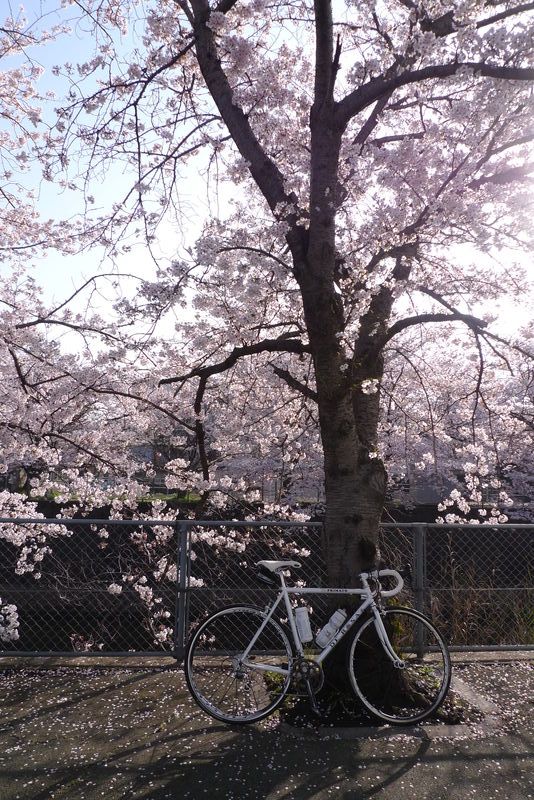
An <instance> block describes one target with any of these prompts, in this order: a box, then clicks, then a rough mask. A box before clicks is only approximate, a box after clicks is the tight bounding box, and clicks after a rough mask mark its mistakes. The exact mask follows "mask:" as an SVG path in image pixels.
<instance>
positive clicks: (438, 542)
mask: <svg viewBox="0 0 534 800" xmlns="http://www.w3.org/2000/svg"><path fill="white" fill-rule="evenodd" d="M322 540H323V526H322V524H321V523H320V522H302V523H295V522H285V521H280V522H279V521H276V520H255V521H237V520H165V519H162V520H150V519H146V520H144V519H137V520H109V519H104V520H79V519H69V520H67V519H45V520H43V519H38V518H37V519H30V518H28V519H22V518H17V519H15V518H0V653H3V654H6V655H7V654H11V655H38V654H46V655H50V654H56V655H59V654H61V655H66V654H70V655H80V654H84V655H91V654H109V655H125V654H127V655H131V654H132V653H136V654H145V655H153V654H163V653H169V654H172V655H174V656H175V657H177V658H181V657H182V656H183V653H184V646H185V642H186V640H187V637H188V633H189V630H190V629H191V628H192V627H193V626H195V625H197V624H198V623H199V622H200V621H201V620H202V619H203V618H205V617H206V616H207V615H208V614H209V613H211V612H212V611H213V610H215V609H217V608H220V607H221V606H222V605H228V604H230V603H235V602H244V601H247V602H251V601H252V602H254V603H260V604H262V603H263V604H265V602H266V601H267V599H268V597H269V596H270V593H269V590H268V589H266V588H263V586H262V584H259V583H258V582H257V581H256V580H255V570H254V564H255V562H256V561H258V560H260V559H262V558H269V557H271V558H280V557H288V558H297V559H298V560H300V561H302V563H303V570H302V573H295V576H294V577H295V578H297V579H302V580H303V581H306V582H307V583H308V584H314V585H318V586H324V585H326V583H325V582H326V567H325V563H324V560H323V556H322V552H323V548H322ZM380 545H381V551H382V557H383V561H384V562H385V563H387V564H388V565H391V566H394V567H396V568H399V569H401V570H402V571H403V573H404V574H405V576H406V577H407V580H406V590H405V593H406V599H407V601H408V602H410V603H411V604H413V605H414V606H415V607H417V608H419V609H421V610H423V611H424V612H425V613H427V614H429V615H430V616H431V617H432V618H433V619H434V621H435V623H436V624H437V625H438V627H439V628H440V629H441V630H442V631H443V633H444V634H445V637H446V638H447V640H448V641H449V643H450V645H451V648H452V649H463V650H480V649H485V650H491V649H534V525H509V524H507V525H500V526H497V527H491V526H489V525H477V526H467V525H438V524H421V523H418V524H410V523H403V524H395V523H388V524H384V525H382V527H381V531H380ZM323 602H324V599H323V598H319V597H318V598H317V601H314V603H313V607H314V614H313V616H312V621H313V620H317V625H320V624H321V622H323V621H324V619H323V618H324V615H325V614H326V613H327V609H326V608H325V607H323V605H322V603H323Z"/></svg>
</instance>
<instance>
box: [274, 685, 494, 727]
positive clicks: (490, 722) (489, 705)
mask: <svg viewBox="0 0 534 800" xmlns="http://www.w3.org/2000/svg"><path fill="white" fill-rule="evenodd" d="M451 689H453V691H455V692H456V693H457V694H458V695H459V696H460V697H461V698H462V699H463V700H467V702H469V703H470V704H471V705H472V706H474V707H475V708H477V709H478V710H479V711H481V712H482V713H483V714H484V719H483V720H482V721H481V722H470V723H460V724H453V725H447V724H440V723H436V724H425V725H403V726H400V725H382V726H378V725H377V726H376V727H374V726H362V727H355V728H350V727H336V726H328V727H326V726H325V727H318V728H315V729H313V728H297V727H295V726H293V725H290V724H289V723H288V722H283V721H280V723H279V727H280V730H281V731H283V732H285V733H287V734H288V735H290V736H293V737H295V738H300V739H347V740H351V739H395V738H398V737H400V736H411V737H414V738H417V739H426V740H433V739H475V738H479V737H480V736H491V735H495V734H496V733H497V732H498V731H502V730H503V728H504V725H503V719H502V717H501V712H500V709H499V707H498V706H497V705H496V704H495V703H493V702H491V701H490V700H488V699H487V698H486V697H483V696H482V695H480V694H478V692H476V691H475V690H474V689H473V688H472V687H471V686H469V685H468V684H467V683H465V682H464V681H462V680H460V679H459V678H456V677H455V678H454V681H453V685H451Z"/></svg>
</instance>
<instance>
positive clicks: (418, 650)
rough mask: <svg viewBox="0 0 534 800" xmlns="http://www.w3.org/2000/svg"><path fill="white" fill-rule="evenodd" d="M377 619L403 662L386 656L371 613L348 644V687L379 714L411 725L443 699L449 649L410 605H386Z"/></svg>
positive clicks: (447, 672) (428, 622)
mask: <svg viewBox="0 0 534 800" xmlns="http://www.w3.org/2000/svg"><path fill="white" fill-rule="evenodd" d="M382 621H383V623H384V627H385V629H386V632H387V634H388V637H389V640H390V643H391V645H392V647H393V649H394V651H395V653H396V654H397V657H398V659H399V662H402V664H403V666H401V667H399V666H397V667H395V666H394V665H393V663H392V662H391V659H390V658H389V656H388V655H387V654H386V652H385V650H384V647H383V645H382V644H381V641H380V638H379V636H378V633H377V630H376V627H375V621H374V617H371V618H370V619H368V620H367V621H366V622H364V624H363V625H362V626H361V627H360V628H358V630H357V631H356V634H355V636H354V639H353V641H352V644H351V647H350V650H349V664H348V670H349V677H350V681H351V684H352V688H353V689H354V691H355V693H356V695H357V696H358V698H359V699H360V701H361V702H362V703H363V705H364V706H365V707H366V708H367V709H368V710H369V711H370V712H371V713H372V714H374V715H375V716H376V717H378V718H379V719H381V720H384V721H385V722H390V723H392V724H394V725H413V724H415V723H417V722H421V721H422V720H424V719H426V718H427V717H429V716H430V715H431V714H433V713H434V712H435V711H436V710H437V709H438V708H439V706H440V705H441V704H442V703H443V700H444V699H445V696H446V694H447V691H448V689H449V685H450V681H451V661H450V656H449V652H448V650H447V646H446V645H445V643H444V641H443V639H442V637H441V636H440V634H439V633H438V631H437V630H436V628H435V627H434V626H433V625H432V623H431V622H430V620H428V619H427V618H426V617H424V616H423V615H422V614H420V613H419V612H417V611H414V610H413V609H410V608H400V607H399V608H397V607H392V608H388V609H386V610H385V612H384V615H383V616H382Z"/></svg>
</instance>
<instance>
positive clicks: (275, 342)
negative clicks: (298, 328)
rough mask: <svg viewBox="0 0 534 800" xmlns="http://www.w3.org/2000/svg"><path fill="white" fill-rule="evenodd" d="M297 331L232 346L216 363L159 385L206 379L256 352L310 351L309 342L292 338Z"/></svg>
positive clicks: (167, 379)
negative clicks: (228, 353) (228, 352)
mask: <svg viewBox="0 0 534 800" xmlns="http://www.w3.org/2000/svg"><path fill="white" fill-rule="evenodd" d="M297 335H298V334H297V333H293V332H291V333H284V334H282V336H279V337H278V338H277V339H263V340H262V341H261V342H255V343H254V344H248V345H243V346H241V347H234V349H233V350H232V352H231V353H230V355H229V356H228V357H227V358H225V359H224V360H223V361H219V362H218V363H217V364H210V365H209V366H207V367H195V369H192V370H191V371H190V372H188V373H187V374H185V375H180V376H178V377H176V378H163V379H162V380H160V382H159V385H160V386H163V385H165V384H170V383H181V382H184V381H187V380H189V379H190V378H195V377H196V378H200V379H201V381H202V380H207V379H208V378H209V377H210V376H211V375H216V374H218V373H220V372H226V370H228V369H231V367H233V366H234V364H236V363H237V361H238V360H239V359H240V358H243V357H244V356H250V355H256V354H257V353H298V354H299V355H300V354H302V353H311V347H310V345H309V344H304V343H303V342H301V341H300V339H294V338H293V337H295V336H297Z"/></svg>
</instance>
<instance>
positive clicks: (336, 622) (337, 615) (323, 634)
mask: <svg viewBox="0 0 534 800" xmlns="http://www.w3.org/2000/svg"><path fill="white" fill-rule="evenodd" d="M346 619H347V612H346V611H345V609H344V608H338V610H337V611H334V613H333V614H332V616H331V617H330V619H329V620H328V622H327V623H326V625H325V626H324V627H323V628H321V630H320V631H319V633H318V634H317V636H316V637H315V641H316V643H317V645H318V646H319V647H326V645H327V644H328V642H330V641H331V640H332V639H333V638H334V636H335V635H336V633H337V632H338V630H339V629H340V628H341V626H342V625H343V623H344V622H345V620H346Z"/></svg>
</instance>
